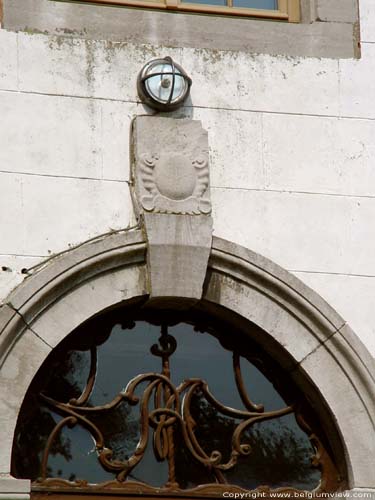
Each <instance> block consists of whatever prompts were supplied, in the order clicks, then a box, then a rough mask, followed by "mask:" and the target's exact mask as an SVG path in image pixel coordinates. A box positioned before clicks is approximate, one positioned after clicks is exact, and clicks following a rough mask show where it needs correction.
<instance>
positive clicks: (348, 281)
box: [295, 272, 375, 357]
mask: <svg viewBox="0 0 375 500" xmlns="http://www.w3.org/2000/svg"><path fill="white" fill-rule="evenodd" d="M295 274H296V276H297V277H298V278H300V279H301V280H302V281H303V282H304V283H306V285H308V286H310V287H311V288H312V289H314V290H315V291H316V292H317V293H319V295H321V296H322V297H324V298H325V299H326V300H327V301H328V303H329V304H330V305H331V306H332V307H334V308H335V310H336V311H337V312H338V313H340V314H341V315H342V316H343V317H345V319H346V321H347V322H348V323H349V324H350V326H351V327H352V328H353V330H354V331H355V332H356V335H357V336H358V337H359V338H360V339H361V341H362V342H363V343H364V344H366V347H367V349H368V350H369V351H370V352H371V353H372V355H373V356H374V357H375V324H374V321H373V313H374V300H373V298H374V297H375V277H370V276H350V275H345V274H339V275H332V274H324V273H309V272H297V273H295Z"/></svg>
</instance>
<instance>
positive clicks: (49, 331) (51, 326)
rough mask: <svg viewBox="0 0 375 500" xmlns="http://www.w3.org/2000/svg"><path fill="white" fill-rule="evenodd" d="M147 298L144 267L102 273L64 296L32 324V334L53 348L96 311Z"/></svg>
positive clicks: (131, 267)
mask: <svg viewBox="0 0 375 500" xmlns="http://www.w3.org/2000/svg"><path fill="white" fill-rule="evenodd" d="M144 295H147V273H146V269H145V266H134V267H133V266H129V267H125V268H123V269H120V270H118V271H112V272H111V273H104V274H102V275H99V276H98V277H97V278H95V279H92V280H90V282H89V283H84V284H82V285H81V286H80V287H77V288H75V289H74V290H72V291H71V292H70V293H68V294H67V295H65V296H64V297H63V298H61V299H60V300H59V301H57V302H56V303H55V304H53V305H52V306H51V308H50V313H49V314H46V315H43V316H41V317H40V318H39V319H37V320H36V321H34V322H33V323H32V328H33V331H35V332H36V333H37V334H38V336H39V337H41V338H42V339H44V340H45V342H47V343H48V344H49V345H51V346H52V347H56V346H57V344H58V343H59V342H61V341H62V340H63V339H64V338H65V337H66V336H67V335H69V333H70V332H71V331H73V330H74V329H75V328H76V327H77V326H79V325H80V324H82V323H83V322H84V321H86V319H87V318H91V317H92V316H94V315H95V314H97V313H98V312H100V311H102V310H104V309H106V308H107V307H111V306H113V305H115V304H120V303H121V302H124V301H126V300H128V299H131V298H134V297H141V296H144Z"/></svg>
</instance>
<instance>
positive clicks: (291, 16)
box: [79, 0, 300, 22]
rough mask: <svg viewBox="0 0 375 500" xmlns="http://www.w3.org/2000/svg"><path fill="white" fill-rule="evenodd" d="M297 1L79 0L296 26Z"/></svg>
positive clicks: (297, 18) (297, 16)
mask: <svg viewBox="0 0 375 500" xmlns="http://www.w3.org/2000/svg"><path fill="white" fill-rule="evenodd" d="M299 1H300V0H79V2H80V3H82V2H88V3H100V4H110V5H124V6H129V7H143V8H153V9H167V10H177V11H184V12H201V13H203V14H225V15H230V16H248V17H260V18H269V19H278V20H284V21H289V22H298V21H299V19H300V12H299Z"/></svg>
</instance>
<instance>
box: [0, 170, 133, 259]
mask: <svg viewBox="0 0 375 500" xmlns="http://www.w3.org/2000/svg"><path fill="white" fill-rule="evenodd" d="M10 192H12V196H8V195H9V193H10ZM36 193H39V194H38V195H36ZM0 213H2V214H12V217H3V218H2V221H1V222H2V228H1V240H0V254H1V253H2V254H7V253H9V254H21V255H29V256H36V257H37V256H40V257H42V256H48V255H50V254H53V253H56V252H60V251H63V250H66V249H67V248H69V246H74V245H76V244H78V243H81V242H82V240H87V239H90V238H93V237H95V236H98V235H100V234H103V233H106V232H109V231H113V230H116V229H123V228H126V227H127V226H129V225H132V224H133V223H134V219H133V210H132V205H131V198H130V192H129V188H128V185H127V183H125V182H124V183H122V182H116V181H106V182H100V181H99V180H93V179H74V178H63V177H49V176H39V175H22V174H14V175H11V174H8V173H0ZM15 220H16V221H17V224H15V223H14V221H15ZM36 221H37V223H36Z"/></svg>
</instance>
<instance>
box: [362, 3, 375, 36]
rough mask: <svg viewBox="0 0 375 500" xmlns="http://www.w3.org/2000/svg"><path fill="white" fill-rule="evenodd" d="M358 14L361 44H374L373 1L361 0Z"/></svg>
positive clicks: (374, 19) (374, 14)
mask: <svg viewBox="0 0 375 500" xmlns="http://www.w3.org/2000/svg"><path fill="white" fill-rule="evenodd" d="M359 14H360V19H361V20H360V23H361V39H362V42H375V10H374V2H373V0H361V5H360V11H359Z"/></svg>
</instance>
